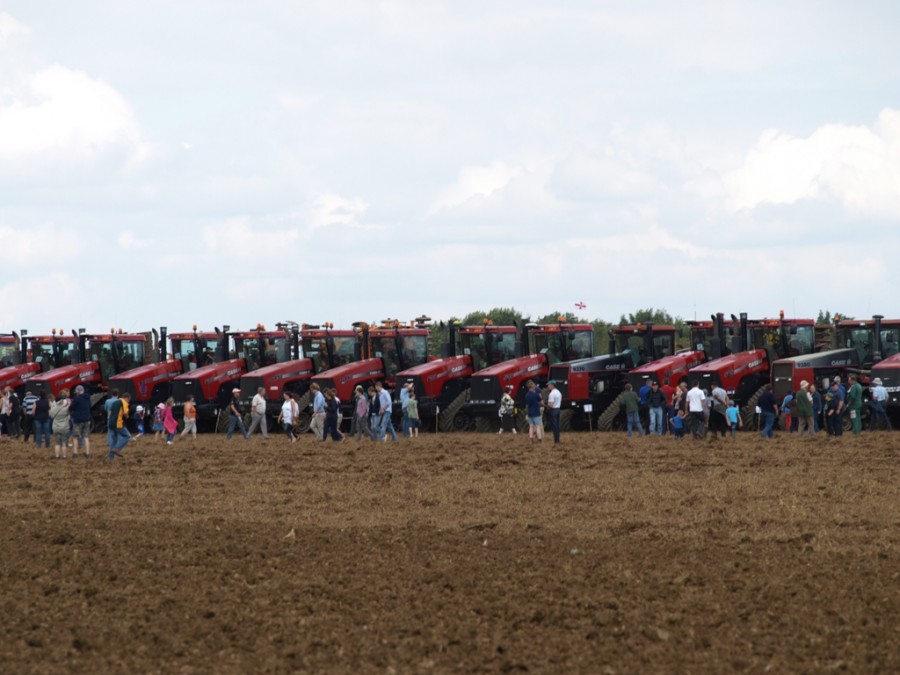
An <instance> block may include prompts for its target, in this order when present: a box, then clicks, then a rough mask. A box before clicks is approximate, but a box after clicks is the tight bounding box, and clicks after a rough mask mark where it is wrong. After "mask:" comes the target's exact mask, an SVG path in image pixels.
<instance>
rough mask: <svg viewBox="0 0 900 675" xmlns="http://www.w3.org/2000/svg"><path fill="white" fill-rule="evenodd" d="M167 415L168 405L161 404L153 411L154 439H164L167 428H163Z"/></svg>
mask: <svg viewBox="0 0 900 675" xmlns="http://www.w3.org/2000/svg"><path fill="white" fill-rule="evenodd" d="M165 414H166V404H165V403H163V402H160V404H159V405H158V406H156V408H155V409H154V410H153V426H152V427H150V428H151V429H153V438H162V435H163V432H164V431H165V428H164V427H163V417H164V416H165Z"/></svg>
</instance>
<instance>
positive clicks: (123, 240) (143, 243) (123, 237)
mask: <svg viewBox="0 0 900 675" xmlns="http://www.w3.org/2000/svg"><path fill="white" fill-rule="evenodd" d="M116 243H118V245H119V248H121V249H124V250H126V251H133V250H136V249H142V248H147V247H149V246H150V242H149V241H147V240H146V239H138V237H136V236H135V234H134V232H131V231H130V230H125V231H124V232H120V233H119V236H118V237H116Z"/></svg>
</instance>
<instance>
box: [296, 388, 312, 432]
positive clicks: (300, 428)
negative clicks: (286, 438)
mask: <svg viewBox="0 0 900 675" xmlns="http://www.w3.org/2000/svg"><path fill="white" fill-rule="evenodd" d="M310 401H312V392H311V391H307V392H306V393H305V394H303V396H301V397H300V400H299V401H297V407H298V409H299V410H300V412H299V414H298V415H297V419H296V420H294V433H295V434H305V433H307V432H308V431H309V427H310V423H311V422H312V411H311V410H310V409H309V404H310Z"/></svg>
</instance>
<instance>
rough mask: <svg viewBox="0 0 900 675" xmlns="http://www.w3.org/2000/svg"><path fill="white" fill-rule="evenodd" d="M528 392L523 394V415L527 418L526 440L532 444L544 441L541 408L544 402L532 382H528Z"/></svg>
mask: <svg viewBox="0 0 900 675" xmlns="http://www.w3.org/2000/svg"><path fill="white" fill-rule="evenodd" d="M527 387H528V391H527V392H526V393H525V415H526V417H528V438H529V439H530V440H531V442H532V443H537V442H540V441H543V440H544V420H543V419H542V416H541V408H542V406H543V405H544V402H543V401H542V400H541V393H540V392H539V391H538V389H537V385H536V384H535V383H534V380H528V384H527Z"/></svg>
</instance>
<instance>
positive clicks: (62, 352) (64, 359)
mask: <svg viewBox="0 0 900 675" xmlns="http://www.w3.org/2000/svg"><path fill="white" fill-rule="evenodd" d="M72 346H73V343H72V342H71V341H64V340H57V341H55V342H50V341H48V342H35V341H32V343H31V360H32V361H33V362H34V363H39V364H41V372H43V373H46V372H47V371H48V370H50V369H51V368H57V367H59V366H68V365H71V364H72V352H73V349H72ZM54 348H55V350H56V354H57V355H58V356H57V355H55V354H54Z"/></svg>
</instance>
